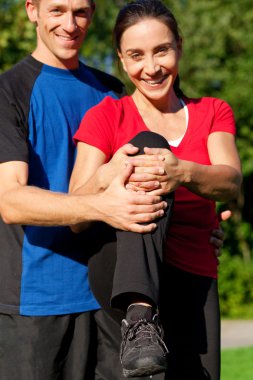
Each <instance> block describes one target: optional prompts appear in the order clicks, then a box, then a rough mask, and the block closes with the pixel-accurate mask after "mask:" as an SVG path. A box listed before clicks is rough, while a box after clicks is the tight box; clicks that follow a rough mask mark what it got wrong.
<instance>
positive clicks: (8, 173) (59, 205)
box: [0, 161, 165, 232]
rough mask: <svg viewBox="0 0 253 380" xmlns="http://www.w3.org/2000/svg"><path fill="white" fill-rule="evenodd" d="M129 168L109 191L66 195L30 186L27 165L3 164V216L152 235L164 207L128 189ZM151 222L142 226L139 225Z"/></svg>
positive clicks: (155, 199) (0, 196) (43, 223)
mask: <svg viewBox="0 0 253 380" xmlns="http://www.w3.org/2000/svg"><path fill="white" fill-rule="evenodd" d="M131 172H132V168H131V166H130V165H129V166H128V167H126V168H125V169H124V170H123V171H122V172H121V174H120V175H119V176H118V177H116V178H115V179H114V180H113V182H112V183H111V184H110V186H109V187H108V189H107V190H106V191H103V192H101V193H99V194H84V195H81V194H72V195H68V194H63V193H55V192H51V191H48V190H43V189H40V188H37V187H33V186H28V185H27V179H28V165H27V164H26V163H24V162H16V161H14V162H6V163H2V164H0V213H1V217H2V219H3V221H4V222H5V223H7V224H23V225H41V226H63V225H74V224H78V223H80V222H88V221H103V222H106V223H108V224H111V225H112V226H113V227H115V228H120V229H123V230H129V231H133V232H150V231H152V230H154V228H155V227H156V226H155V224H154V223H152V222H153V220H155V219H156V218H157V217H159V216H160V215H161V214H162V213H163V209H164V207H165V204H164V202H161V199H160V197H159V196H150V197H147V196H145V195H143V194H135V193H131V192H128V191H127V190H126V189H125V186H124V183H125V181H127V179H128V177H129V176H130V174H131ZM143 222H146V223H149V224H148V225H147V226H143V225H141V224H139V223H143Z"/></svg>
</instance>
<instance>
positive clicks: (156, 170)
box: [134, 166, 165, 176]
mask: <svg viewBox="0 0 253 380" xmlns="http://www.w3.org/2000/svg"><path fill="white" fill-rule="evenodd" d="M134 173H136V174H138V173H149V174H153V175H158V176H160V175H163V174H165V169H164V168H163V167H162V166H135V167H134Z"/></svg>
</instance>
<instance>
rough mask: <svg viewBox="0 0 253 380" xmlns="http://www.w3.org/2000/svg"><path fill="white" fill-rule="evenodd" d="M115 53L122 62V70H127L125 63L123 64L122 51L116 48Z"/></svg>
mask: <svg viewBox="0 0 253 380" xmlns="http://www.w3.org/2000/svg"><path fill="white" fill-rule="evenodd" d="M117 54H118V57H119V59H120V62H121V64H122V67H123V69H124V71H127V69H126V65H125V61H124V58H123V55H122V53H121V52H120V51H119V50H117Z"/></svg>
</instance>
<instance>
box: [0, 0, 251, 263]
mask: <svg viewBox="0 0 253 380" xmlns="http://www.w3.org/2000/svg"><path fill="white" fill-rule="evenodd" d="M96 3H97V9H96V12H95V16H94V20H93V24H92V27H91V28H90V31H89V33H88V36H87V39H86V41H85V44H84V46H83V48H82V51H81V55H82V57H83V59H84V60H85V61H86V62H87V63H88V64H92V65H94V66H96V67H98V68H101V69H104V70H106V71H109V72H113V73H114V74H116V75H118V76H121V75H122V74H121V73H120V72H119V71H118V68H117V59H116V55H115V52H114V50H113V46H112V38H111V31H112V28H113V24H114V20H115V18H116V15H117V12H118V10H119V8H120V7H121V6H122V5H123V4H125V3H126V1H124V0H111V1H104V0H97V1H96ZM164 3H165V4H166V5H168V6H169V7H170V8H171V9H172V11H173V13H174V14H175V16H176V18H177V20H178V21H179V26H180V29H181V33H182V37H183V58H182V60H181V63H180V79H181V87H182V89H183V91H184V92H185V93H186V94H187V95H188V96H190V97H198V96H216V97H219V98H222V99H224V100H226V101H227V102H228V103H229V104H230V105H231V106H232V108H233V110H234V113H235V117H236V122H237V132H238V133H237V145H238V149H239V153H240V157H241V161H242V168H243V175H244V186H243V191H242V193H241V196H240V197H239V199H237V200H235V201H234V202H230V203H229V204H228V205H219V208H220V209H222V208H226V207H229V208H230V209H232V211H233V218H232V219H231V220H230V221H229V222H227V223H224V226H223V227H224V229H225V231H226V235H227V240H226V248H225V251H226V252H227V253H228V254H229V255H230V257H231V255H232V256H236V257H239V258H240V257H241V258H243V260H244V262H246V263H247V262H249V261H250V260H251V259H252V257H253V252H252V247H253V234H252V222H253V197H252V193H253V132H252V130H253V112H252V94H251V91H252V89H253V76H252V72H253V7H252V0H241V1H233V0H198V1H196V0H171V1H166V0H164ZM0 18H1V25H0V71H4V70H6V69H8V68H9V67H10V66H11V65H13V64H14V63H15V62H17V61H18V60H20V59H21V58H22V57H24V56H25V55H26V54H27V53H29V52H31V51H32V49H33V48H34V46H35V30H34V29H35V27H34V25H32V24H31V23H30V22H29V21H28V20H27V16H26V12H25V7H24V1H23V0H0ZM125 80H126V78H124V81H125ZM129 88H130V87H129Z"/></svg>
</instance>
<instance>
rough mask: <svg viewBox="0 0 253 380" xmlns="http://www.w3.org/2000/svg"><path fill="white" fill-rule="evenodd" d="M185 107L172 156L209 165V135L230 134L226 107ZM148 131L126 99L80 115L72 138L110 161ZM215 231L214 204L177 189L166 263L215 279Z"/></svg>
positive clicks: (194, 102)
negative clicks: (183, 127)
mask: <svg viewBox="0 0 253 380" xmlns="http://www.w3.org/2000/svg"><path fill="white" fill-rule="evenodd" d="M184 102H185V103H186V105H187V108H188V113H189V122H188V128H187V131H186V134H185V136H184V138H183V140H182V141H181V143H180V144H179V146H178V147H173V146H172V147H171V150H172V152H173V153H174V154H175V155H176V156H177V157H178V158H180V159H183V160H188V161H193V162H197V163H200V164H204V165H210V164H211V163H210V160H209V156H208V150H207V139H208V135H209V134H210V133H212V132H218V131H219V132H221V131H222V132H228V133H232V134H235V120H234V115H233V112H232V110H231V108H230V107H229V105H228V104H227V103H226V102H224V101H222V100H219V99H215V98H200V99H188V98H184ZM147 130H149V129H148V128H147V126H146V125H145V123H144V121H143V120H142V118H141V116H140V114H139V112H138V109H137V108H136V106H135V103H134V102H133V100H132V98H131V97H130V96H125V97H123V98H121V99H112V98H110V97H106V98H105V99H104V100H103V101H102V102H101V103H100V104H98V105H97V106H95V107H93V108H91V109H90V110H89V111H88V112H87V113H86V114H85V116H84V118H83V120H82V122H81V125H80V127H79V129H78V131H77V132H76V134H75V136H74V138H75V140H76V141H82V142H85V143H87V144H89V145H92V146H95V147H97V148H98V149H100V150H101V151H103V152H104V153H105V155H106V157H107V160H108V161H109V160H110V158H111V157H112V156H113V155H114V153H115V152H116V151H117V150H118V149H119V148H120V147H121V146H122V145H124V144H126V143H127V142H128V141H129V140H131V139H132V138H133V137H134V136H135V135H136V134H137V133H139V132H141V131H147ZM217 226H218V221H217V217H216V212H215V202H214V201H211V200H208V199H205V198H202V197H200V196H198V195H196V194H194V193H192V192H191V191H189V190H187V189H186V188H185V187H183V186H180V187H179V188H178V189H177V190H176V192H175V207H174V211H173V217H172V221H171V226H170V228H169V233H168V239H167V242H166V247H165V260H166V261H167V262H168V263H170V264H171V265H174V266H176V267H178V268H180V269H182V270H185V271H188V272H191V273H195V274H199V275H202V276H209V277H214V278H215V277H217V258H216V257H215V254H214V247H213V246H212V245H211V244H210V243H209V239H210V236H211V232H212V230H213V228H216V227H217Z"/></svg>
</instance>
